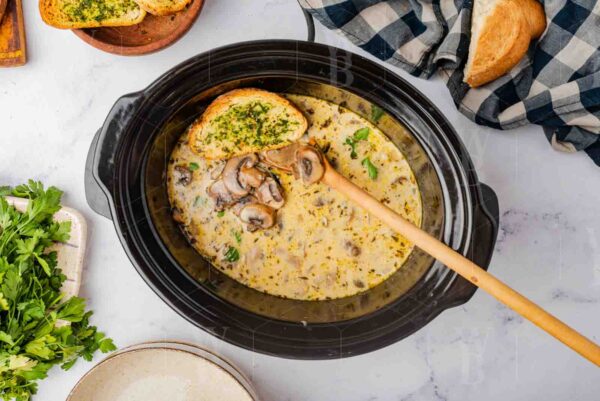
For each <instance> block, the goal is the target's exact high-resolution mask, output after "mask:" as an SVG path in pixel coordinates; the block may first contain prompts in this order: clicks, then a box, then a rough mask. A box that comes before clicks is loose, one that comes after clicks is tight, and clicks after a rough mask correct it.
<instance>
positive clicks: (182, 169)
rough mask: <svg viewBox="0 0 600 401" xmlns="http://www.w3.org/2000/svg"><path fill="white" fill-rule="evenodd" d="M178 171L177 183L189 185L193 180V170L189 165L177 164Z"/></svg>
mask: <svg viewBox="0 0 600 401" xmlns="http://www.w3.org/2000/svg"><path fill="white" fill-rule="evenodd" d="M175 171H176V172H177V175H176V176H177V184H178V185H183V186H184V187H187V186H188V185H190V182H192V171H191V170H190V169H189V168H187V166H183V165H178V166H175Z"/></svg>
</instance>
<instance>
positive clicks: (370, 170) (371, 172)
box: [361, 157, 379, 180]
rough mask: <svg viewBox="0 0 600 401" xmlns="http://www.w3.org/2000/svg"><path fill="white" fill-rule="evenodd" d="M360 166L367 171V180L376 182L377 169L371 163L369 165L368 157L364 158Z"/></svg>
mask: <svg viewBox="0 0 600 401" xmlns="http://www.w3.org/2000/svg"><path fill="white" fill-rule="evenodd" d="M361 164H362V165H363V167H365V168H366V169H367V173H368V174H369V178H370V179H372V180H376V179H377V175H378V174H379V172H378V171H377V167H375V165H374V164H373V163H371V159H369V158H368V157H365V158H364V159H363V160H362V162H361Z"/></svg>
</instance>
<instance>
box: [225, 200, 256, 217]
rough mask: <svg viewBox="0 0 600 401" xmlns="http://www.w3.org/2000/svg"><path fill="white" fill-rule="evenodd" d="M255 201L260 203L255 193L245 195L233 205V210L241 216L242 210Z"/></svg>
mask: <svg viewBox="0 0 600 401" xmlns="http://www.w3.org/2000/svg"><path fill="white" fill-rule="evenodd" d="M253 203H258V199H256V197H255V196H253V195H247V196H244V197H243V198H242V199H240V200H238V201H237V202H236V204H235V205H233V206H232V207H231V211H232V212H233V214H235V215H236V216H238V217H239V215H240V212H241V211H242V209H243V208H244V207H246V206H247V205H251V204H253Z"/></svg>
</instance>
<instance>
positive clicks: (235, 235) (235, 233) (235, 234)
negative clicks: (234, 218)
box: [231, 230, 242, 244]
mask: <svg viewBox="0 0 600 401" xmlns="http://www.w3.org/2000/svg"><path fill="white" fill-rule="evenodd" d="M231 235H233V238H235V242H237V243H238V244H241V243H242V233H240V232H239V231H235V230H231Z"/></svg>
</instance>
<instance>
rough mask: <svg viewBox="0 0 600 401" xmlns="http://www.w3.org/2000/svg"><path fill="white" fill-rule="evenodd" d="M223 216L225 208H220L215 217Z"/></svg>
mask: <svg viewBox="0 0 600 401" xmlns="http://www.w3.org/2000/svg"><path fill="white" fill-rule="evenodd" d="M223 216H225V210H221V211H220V212H217V217H223Z"/></svg>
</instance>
